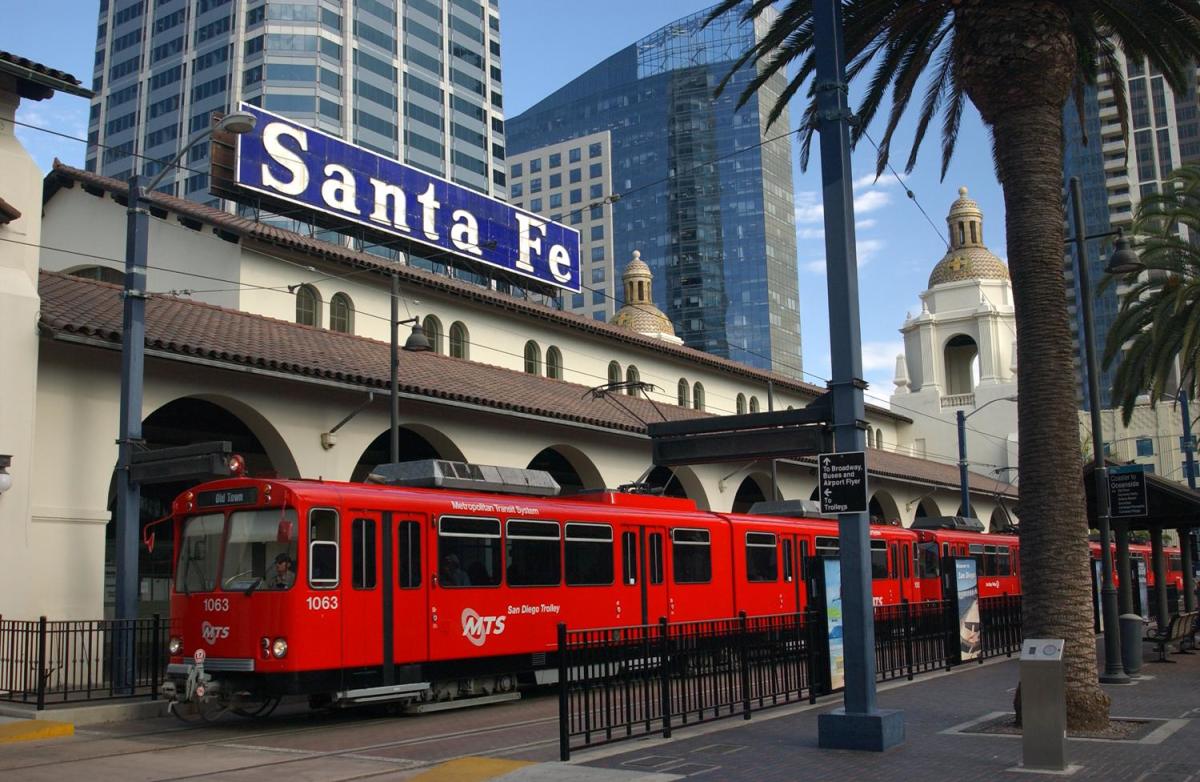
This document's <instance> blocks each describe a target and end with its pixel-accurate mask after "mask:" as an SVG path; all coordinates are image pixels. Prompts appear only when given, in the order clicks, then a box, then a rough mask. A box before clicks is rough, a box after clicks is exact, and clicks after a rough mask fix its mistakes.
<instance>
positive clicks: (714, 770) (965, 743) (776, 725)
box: [499, 654, 1200, 782]
mask: <svg viewBox="0 0 1200 782" xmlns="http://www.w3.org/2000/svg"><path fill="white" fill-rule="evenodd" d="M1170 659H1171V660H1174V661H1176V662H1175V664H1156V663H1149V662H1148V663H1146V664H1145V665H1144V666H1143V668H1142V671H1141V673H1142V675H1143V678H1140V679H1138V680H1136V683H1134V684H1131V685H1122V686H1106V687H1105V688H1104V689H1105V691H1106V692H1107V693H1108V694H1109V696H1110V697H1111V698H1112V701H1113V704H1112V710H1111V714H1112V716H1113V717H1122V718H1141V719H1153V720H1158V721H1159V722H1157V723H1156V724H1154V725H1148V726H1146V730H1144V731H1142V733H1143V734H1148V735H1144V737H1143V738H1142V739H1141V740H1140V741H1129V740H1125V741H1113V740H1098V739H1071V740H1069V741H1068V744H1067V760H1068V762H1069V763H1071V764H1075V765H1078V766H1080V768H1079V769H1078V770H1077V771H1076V773H1074V774H1073V775H1071V776H1070V779H1072V780H1117V779H1128V780H1135V779H1136V780H1160V781H1161V782H1167V781H1168V780H1171V781H1174V782H1183V781H1184V780H1200V724H1197V722H1198V721H1197V720H1196V719H1195V718H1196V717H1200V654H1194V655H1171V657H1170ZM1018 676H1019V670H1018V663H1017V661H1016V659H1015V658H1014V659H1013V660H1001V661H996V662H992V663H989V664H987V665H984V666H980V667H975V666H964V667H961V668H958V669H955V670H954V671H952V672H951V673H949V674H945V673H943V674H936V675H926V676H924V677H918V678H917V679H916V680H915V681H913V682H911V683H908V682H900V683H895V684H889V685H882V686H881V687H880V691H879V708H881V709H901V710H903V711H904V715H905V727H906V741H905V743H904V744H903V745H901V746H899V747H895V748H893V749H891V750H890V751H888V752H885V753H871V752H850V751H843V750H823V749H820V748H818V746H817V715H818V714H820V713H822V712H824V711H828V710H831V709H833V708H835V707H837V706H840V705H841V701H840V699H835V700H833V701H827V702H825V703H823V704H818V705H817V706H815V707H806V706H795V707H784V708H781V709H778V710H766V711H762V712H756V713H755V715H754V717H753V719H752V720H750V721H748V722H747V721H743V720H740V719H736V718H735V719H730V720H724V721H720V722H715V723H711V724H708V725H703V726H698V727H696V728H685V729H682V730H677V731H676V732H675V737H674V738H673V739H672V740H669V741H663V740H662V739H661V738H649V739H641V740H631V741H626V742H623V743H617V744H612V745H609V746H607V747H601V748H596V749H592V750H583V751H577V752H575V753H574V756H573V758H572V763H571V765H579V766H583V767H586V768H590V769H607V770H609V772H610V773H613V776H612V777H609V779H613V780H616V779H627V780H628V779H637V778H639V775H638V774H636V773H632V774H631V773H630V772H642V773H643V774H646V775H647V777H641V778H643V779H648V778H657V779H670V778H672V777H674V778H692V777H703V778H705V779H711V780H749V781H752V782H774V781H775V780H788V781H789V782H791V781H793V780H797V779H804V780H806V782H807V780H830V781H831V782H847V780H855V781H856V782H857V781H858V780H875V779H878V780H889V781H890V782H895V780H906V779H908V780H918V779H922V780H923V779H954V780H956V781H962V782H966V780H996V779H1004V778H1006V777H1008V778H1012V779H1022V778H1027V776H1026V774H1021V775H1020V776H1015V775H1013V774H1012V770H1013V769H1014V768H1015V767H1017V766H1018V765H1019V764H1020V760H1021V740H1020V737H1019V736H1003V735H995V734H978V733H967V732H963V730H964V728H966V729H968V730H969V729H970V727H971V726H972V724H973V723H980V722H983V721H986V719H988V718H995V717H997V716H999V715H1000V714H1001V713H1004V712H1011V711H1012V697H1013V691H1014V688H1015V687H1016V685H1017V681H1018ZM542 765H543V766H545V765H549V764H542ZM559 768H562V767H561V766H559ZM533 771H534V767H531V768H529V769H521V770H517V771H515V772H512V773H510V774H507V775H504V776H501V777H499V779H503V780H505V782H516V781H517V780H521V779H529V780H532V779H535V778H539V779H540V778H546V777H535V776H532V775H530V774H532V772H533ZM652 774H653V775H655V777H649V775H652ZM527 775H529V776H527ZM659 775H661V776H659ZM596 778H602V777H596Z"/></svg>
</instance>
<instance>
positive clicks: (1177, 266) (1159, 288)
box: [1104, 166, 1200, 424]
mask: <svg viewBox="0 0 1200 782" xmlns="http://www.w3.org/2000/svg"><path fill="white" fill-rule="evenodd" d="M1179 226H1186V227H1187V229H1188V234H1189V235H1190V236H1191V237H1192V240H1188V239H1181V238H1180V237H1179V235H1178V227H1179ZM1133 232H1134V235H1136V236H1138V237H1140V238H1141V240H1142V244H1141V246H1140V247H1139V249H1138V252H1139V255H1140V256H1141V260H1142V263H1143V264H1145V266H1146V270H1147V271H1148V272H1149V273H1148V274H1145V275H1142V276H1141V277H1140V278H1139V277H1137V276H1136V275H1131V276H1130V277H1129V278H1127V280H1126V282H1128V283H1129V285H1130V288H1129V290H1128V291H1127V292H1126V293H1125V295H1124V298H1123V299H1122V302H1121V309H1120V311H1119V312H1118V313H1117V317H1116V320H1114V321H1113V325H1112V327H1111V328H1110V329H1109V332H1108V344H1107V345H1105V349H1104V363H1105V366H1108V365H1110V364H1112V363H1113V362H1114V361H1115V360H1116V359H1117V358H1118V357H1120V363H1119V364H1118V366H1117V373H1116V376H1115V377H1114V378H1113V399H1114V400H1118V401H1120V403H1121V412H1122V414H1123V416H1124V418H1125V423H1126V424H1128V423H1129V419H1130V417H1131V416H1132V415H1133V408H1134V405H1136V404H1137V398H1138V396H1139V395H1141V394H1144V393H1146V392H1147V391H1148V392H1149V394H1150V404H1151V405H1155V404H1157V403H1158V400H1159V399H1161V398H1162V397H1163V395H1164V394H1165V393H1170V391H1171V390H1172V388H1171V387H1170V385H1169V384H1170V383H1171V380H1172V378H1173V377H1174V375H1175V368H1176V359H1178V362H1179V367H1178V368H1179V378H1178V380H1179V387H1180V388H1182V389H1185V390H1186V391H1187V392H1188V393H1189V394H1191V395H1192V396H1193V397H1194V396H1195V392H1196V387H1197V378H1196V373H1197V370H1198V369H1200V246H1197V245H1195V244H1193V241H1194V240H1195V237H1197V236H1200V167H1197V166H1186V167H1184V168H1180V169H1177V170H1176V171H1175V172H1174V173H1173V174H1172V175H1171V178H1170V179H1168V180H1167V182H1166V183H1165V186H1164V188H1163V192H1162V193H1155V194H1153V195H1148V196H1146V197H1144V198H1143V199H1142V202H1141V204H1139V205H1138V211H1137V216H1136V218H1135V220H1134V224H1133ZM1111 282H1112V278H1109V279H1106V280H1105V284H1109V283H1111Z"/></svg>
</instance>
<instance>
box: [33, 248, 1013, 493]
mask: <svg viewBox="0 0 1200 782" xmlns="http://www.w3.org/2000/svg"><path fill="white" fill-rule="evenodd" d="M39 292H40V293H41V297H42V303H41V327H42V329H43V333H44V334H46V335H47V336H50V337H53V336H55V335H57V334H73V335H77V336H80V337H86V338H91V339H94V340H98V341H101V342H107V343H110V344H113V345H119V344H120V341H121V315H122V312H121V297H120V286H117V285H111V284H108V283H103V282H97V281H94V280H87V279H82V278H79V277H73V276H71V275H67V274H60V273H57V272H46V271H43V272H42V273H41V281H40V285H39ZM146 347H147V348H148V349H151V350H156V351H161V352H164V353H168V354H176V355H179V356H196V357H200V358H204V359H208V360H211V361H216V362H222V363H227V364H229V365H230V368H236V367H238V366H245V367H256V368H262V369H269V370H273V371H276V372H280V373H283V374H293V375H297V376H298V377H318V378H323V379H330V380H336V381H342V382H346V383H350V384H360V385H363V386H366V387H369V388H372V389H381V388H387V387H388V382H389V377H388V371H387V367H388V357H389V353H390V347H389V345H388V344H387V343H386V342H379V341H377V340H373V339H367V338H365V337H356V336H352V335H349V334H339V333H337V332H332V331H326V330H324V329H318V328H312V327H310V326H301V325H298V324H296V323H289V322H287V321H281V320H275V319H273V318H267V317H263V316H261V315H253V314H250V313H246V312H240V311H237V310H230V309H226V308H223V307H217V306H214V305H211V304H201V303H197V302H193V301H187V300H185V299H178V298H173V297H170V296H163V295H154V296H153V297H151V298H150V299H149V300H148V301H147V302H146ZM399 365H400V378H401V383H400V391H401V393H405V394H413V395H418V396H425V397H429V398H431V399H446V400H451V401H459V402H467V403H470V404H475V405H480V406H482V407H490V408H494V409H497V410H508V411H514V412H520V413H527V414H530V415H536V416H541V417H545V418H551V419H558V420H564V421H571V422H577V423H584V424H590V425H593V426H599V427H603V428H606V429H614V430H620V431H627V432H639V433H640V432H644V431H645V426H643V424H642V422H641V421H639V420H638V418H639V417H640V418H641V419H642V420H643V421H657V420H662V417H666V418H667V419H669V420H681V419H686V418H697V417H702V416H706V415H708V414H707V413H702V412H699V411H696V410H689V409H686V408H680V407H676V406H675V405H666V404H659V405H658V406H657V410H656V409H655V406H654V405H651V404H650V402H648V401H646V400H645V399H638V398H634V397H627V396H622V397H620V403H621V405H623V406H625V407H626V408H628V410H629V411H632V413H634V414H636V417H635V415H631V414H630V412H627V411H626V410H622V409H621V408H620V406H618V405H615V404H613V403H610V402H607V401H604V400H597V399H592V398H591V396H590V395H589V394H588V393H587V389H586V388H585V387H584V386H581V385H577V384H575V383H567V382H564V381H561V380H550V379H548V378H544V377H538V376H535V375H527V374H525V373H523V372H516V371H514V370H510V369H504V368H502V367H495V366H491V365H489V364H481V363H477V362H471V361H465V360H462V359H455V358H449V357H448V356H442V355H438V354H436V353H406V352H404V351H401V352H400V362H399ZM659 411H661V414H662V415H661V416H660V414H659ZM801 461H810V462H811V461H812V460H801ZM867 465H868V467H869V469H870V470H871V472H872V473H874V474H876V475H882V476H888V477H892V478H898V479H901V480H904V479H909V480H916V481H920V482H924V483H931V484H936V485H939V486H943V487H947V488H953V487H957V486H958V469H957V467H955V466H954V465H949V464H941V463H938V462H931V461H927V460H924V459H917V458H914V457H911V456H903V455H901V454H897V453H891V452H888V451H879V450H868V451H867ZM970 481H971V486H972V487H973V488H974V489H975V490H976V491H978V492H984V493H988V494H997V493H999V494H1002V495H1004V496H1006V497H1010V498H1011V497H1015V496H1016V491H1015V490H1014V489H1013V488H1012V487H1010V486H1009V485H1008V484H1002V483H999V482H997V481H994V480H992V479H990V478H986V477H984V476H982V475H977V474H974V473H972V474H971V475H970Z"/></svg>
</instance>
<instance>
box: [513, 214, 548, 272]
mask: <svg viewBox="0 0 1200 782" xmlns="http://www.w3.org/2000/svg"><path fill="white" fill-rule="evenodd" d="M531 231H537V232H538V233H539V234H541V235H542V236H545V235H546V224H545V223H544V222H542V221H541V220H538V219H537V218H534V217H530V216H529V215H523V214H521V213H520V212H517V234H518V236H517V267H518V268H520V269H524V270H525V271H527V272H532V271H533V262H532V260H530V253H531V251H532V252H534V253H537V254H538V255H541V254H542V240H541V238H540V237H539V238H537V239H535V238H533V237H532V236H530V232H531Z"/></svg>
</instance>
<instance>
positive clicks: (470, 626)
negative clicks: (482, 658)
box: [462, 608, 505, 646]
mask: <svg viewBox="0 0 1200 782" xmlns="http://www.w3.org/2000/svg"><path fill="white" fill-rule="evenodd" d="M504 619H505V617H503V616H480V615H479V613H478V612H477V611H476V610H475V609H474V608H464V609H463V612H462V634H463V637H464V638H466V639H467V640H468V641H470V642H471V643H473V644H475V645H476V646H483V644H484V642H485V641H487V637H488V636H489V635H500V634H501V633H503V632H504Z"/></svg>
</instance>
